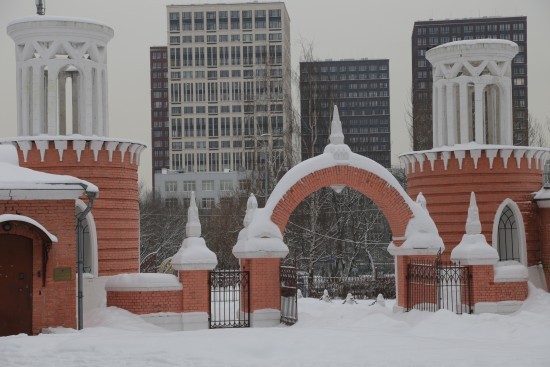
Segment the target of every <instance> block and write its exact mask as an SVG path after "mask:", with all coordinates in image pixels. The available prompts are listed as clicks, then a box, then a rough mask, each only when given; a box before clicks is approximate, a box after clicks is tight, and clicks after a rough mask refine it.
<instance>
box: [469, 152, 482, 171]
mask: <svg viewBox="0 0 550 367" xmlns="http://www.w3.org/2000/svg"><path fill="white" fill-rule="evenodd" d="M470 157H472V159H473V160H474V168H475V169H477V161H478V160H479V158H480V157H481V149H472V150H470Z"/></svg>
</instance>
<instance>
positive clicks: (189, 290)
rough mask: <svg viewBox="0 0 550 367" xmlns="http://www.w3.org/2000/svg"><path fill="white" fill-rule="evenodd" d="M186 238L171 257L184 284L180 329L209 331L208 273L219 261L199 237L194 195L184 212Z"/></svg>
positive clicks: (199, 230) (192, 194)
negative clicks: (181, 325) (181, 324)
mask: <svg viewBox="0 0 550 367" xmlns="http://www.w3.org/2000/svg"><path fill="white" fill-rule="evenodd" d="M185 234H186V236H187V238H186V239H184V240H183V243H182V245H181V248H180V249H179V251H178V252H177V253H176V254H175V255H174V256H173V257H172V267H173V268H174V269H175V270H177V271H178V272H179V280H180V282H181V283H182V284H183V291H182V298H183V305H182V312H183V315H182V322H183V330H197V329H208V318H209V312H210V284H209V283H210V282H209V279H210V271H211V270H213V269H214V268H215V267H216V265H218V259H217V257H216V254H214V253H213V252H212V251H210V249H208V247H206V242H205V241H204V238H202V237H201V223H200V221H199V211H198V208H197V204H196V202H195V192H194V191H192V192H191V202H190V205H189V209H188V210H187V224H186V225H185Z"/></svg>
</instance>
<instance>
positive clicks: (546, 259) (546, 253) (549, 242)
mask: <svg viewBox="0 0 550 367" xmlns="http://www.w3.org/2000/svg"><path fill="white" fill-rule="evenodd" d="M539 212H540V246H541V247H540V249H541V251H540V254H541V262H542V266H543V269H544V276H545V277H546V285H547V286H548V287H550V208H540V209H539Z"/></svg>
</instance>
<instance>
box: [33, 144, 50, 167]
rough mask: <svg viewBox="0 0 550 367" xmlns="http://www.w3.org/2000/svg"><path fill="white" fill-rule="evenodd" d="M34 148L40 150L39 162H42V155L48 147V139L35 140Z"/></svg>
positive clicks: (44, 154)
mask: <svg viewBox="0 0 550 367" xmlns="http://www.w3.org/2000/svg"><path fill="white" fill-rule="evenodd" d="M34 143H35V144H36V149H38V151H40V162H44V157H45V156H46V150H48V148H49V147H50V142H49V141H48V140H35V141H34Z"/></svg>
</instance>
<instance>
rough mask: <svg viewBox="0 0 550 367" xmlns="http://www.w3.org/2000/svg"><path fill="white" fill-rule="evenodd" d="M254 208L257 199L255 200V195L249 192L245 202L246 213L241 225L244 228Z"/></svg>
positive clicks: (252, 215)
mask: <svg viewBox="0 0 550 367" xmlns="http://www.w3.org/2000/svg"><path fill="white" fill-rule="evenodd" d="M256 209H258V201H257V200H256V196H254V194H250V196H249V197H248V201H247V202H246V214H245V216H244V220H243V225H244V227H245V228H246V227H248V225H249V224H250V222H252V218H253V217H254V212H255V211H256Z"/></svg>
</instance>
